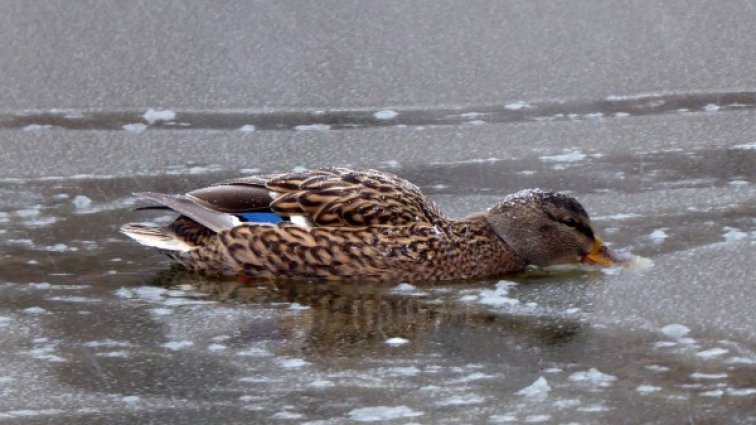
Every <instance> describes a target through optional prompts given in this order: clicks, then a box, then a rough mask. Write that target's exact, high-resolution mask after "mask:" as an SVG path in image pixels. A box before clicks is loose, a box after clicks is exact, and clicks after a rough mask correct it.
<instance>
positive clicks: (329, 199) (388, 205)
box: [120, 168, 617, 282]
mask: <svg viewBox="0 0 756 425" xmlns="http://www.w3.org/2000/svg"><path fill="white" fill-rule="evenodd" d="M134 195H135V196H137V197H140V198H144V199H146V200H149V201H150V202H152V203H153V204H152V205H149V206H145V207H142V208H140V209H150V208H159V209H169V210H172V211H173V212H175V213H177V214H178V217H177V218H176V219H175V220H174V221H173V222H172V223H170V224H169V225H167V226H164V227H159V226H155V225H149V224H142V223H130V224H125V225H123V226H122V227H121V229H120V230H121V232H122V233H123V234H125V235H126V236H129V237H130V238H132V239H134V240H135V241H137V242H139V243H141V244H142V245H146V246H149V247H153V248H157V249H158V250H159V251H161V252H163V253H164V254H166V255H168V256H169V257H170V258H171V259H173V260H174V261H175V262H176V263H178V264H179V265H181V266H183V267H185V268H186V269H188V270H191V271H196V272H199V273H201V274H207V275H219V276H237V277H240V278H247V279H263V280H265V279H267V280H279V279H282V280H315V281H390V282H419V281H449V280H482V279H493V278H497V277H500V276H503V275H506V274H510V273H515V272H521V271H523V270H525V269H526V268H527V267H529V266H536V267H548V266H552V265H558V264H580V263H583V264H591V265H597V266H611V265H615V264H616V263H617V258H616V256H615V255H613V252H612V251H610V250H609V249H608V248H607V246H606V245H605V244H604V243H603V242H602V240H601V238H599V237H598V236H597V235H596V232H595V231H594V229H593V226H592V225H591V220H590V218H589V216H588V213H587V212H586V210H585V208H584V207H583V206H582V205H581V204H580V203H579V202H578V201H577V200H576V199H574V198H573V197H571V196H568V195H566V194H563V193H558V192H549V191H545V190H541V189H526V190H521V191H519V192H517V193H514V194H511V195H508V196H506V197H504V198H503V199H502V200H501V201H500V202H499V203H497V204H496V205H494V206H493V207H491V208H490V209H488V210H487V211H485V212H478V213H474V214H471V215H468V216H466V217H462V218H450V217H448V216H447V215H446V214H444V213H443V211H441V209H440V208H439V207H438V206H437V205H436V203H435V202H433V200H431V199H430V198H429V197H428V196H427V195H426V194H424V193H423V192H422V191H421V190H420V189H419V188H418V187H417V186H416V185H414V184H412V183H410V182H409V181H407V180H405V179H402V178H400V177H398V176H397V175H395V174H392V173H389V172H385V171H379V170H373V169H348V168H319V169H313V170H308V171H304V172H292V173H280V174H261V175H252V176H245V177H240V178H235V179H231V180H226V181H222V182H220V183H217V184H214V185H211V186H208V187H204V188H200V189H197V190H193V191H191V192H188V193H184V194H164V193H156V192H141V193H135V194H134Z"/></svg>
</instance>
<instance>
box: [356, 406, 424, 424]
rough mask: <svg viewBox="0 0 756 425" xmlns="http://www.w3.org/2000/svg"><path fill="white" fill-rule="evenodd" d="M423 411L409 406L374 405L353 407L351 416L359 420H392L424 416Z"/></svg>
mask: <svg viewBox="0 0 756 425" xmlns="http://www.w3.org/2000/svg"><path fill="white" fill-rule="evenodd" d="M423 414H424V413H423V412H420V411H417V410H412V409H410V408H409V407H407V406H393V407H391V406H373V407H361V408H358V409H352V410H351V411H350V412H349V418H350V419H352V420H353V421H357V422H377V421H390V420H394V419H401V418H415V417H418V416H423Z"/></svg>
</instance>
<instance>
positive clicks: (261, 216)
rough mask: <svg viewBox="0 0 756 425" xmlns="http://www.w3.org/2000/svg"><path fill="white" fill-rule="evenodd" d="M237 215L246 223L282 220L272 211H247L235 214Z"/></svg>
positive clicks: (272, 222) (277, 221) (278, 221)
mask: <svg viewBox="0 0 756 425" xmlns="http://www.w3.org/2000/svg"><path fill="white" fill-rule="evenodd" d="M236 216H237V217H239V218H240V219H241V220H242V221H245V222H248V223H271V224H275V223H280V222H282V221H284V219H283V218H281V216H279V215H278V214H276V213H272V212H248V213H241V214H236Z"/></svg>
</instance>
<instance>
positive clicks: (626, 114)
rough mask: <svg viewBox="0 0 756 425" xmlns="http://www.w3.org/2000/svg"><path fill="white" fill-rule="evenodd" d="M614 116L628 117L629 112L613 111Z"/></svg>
mask: <svg viewBox="0 0 756 425" xmlns="http://www.w3.org/2000/svg"><path fill="white" fill-rule="evenodd" d="M614 116H615V117H617V118H625V117H629V116H630V114H629V113H627V112H615V113H614Z"/></svg>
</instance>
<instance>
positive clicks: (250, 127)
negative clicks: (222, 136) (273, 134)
mask: <svg viewBox="0 0 756 425" xmlns="http://www.w3.org/2000/svg"><path fill="white" fill-rule="evenodd" d="M255 130H257V127H255V126H254V125H252V124H245V125H243V126H241V127H239V131H241V132H242V133H251V132H253V131H255Z"/></svg>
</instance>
